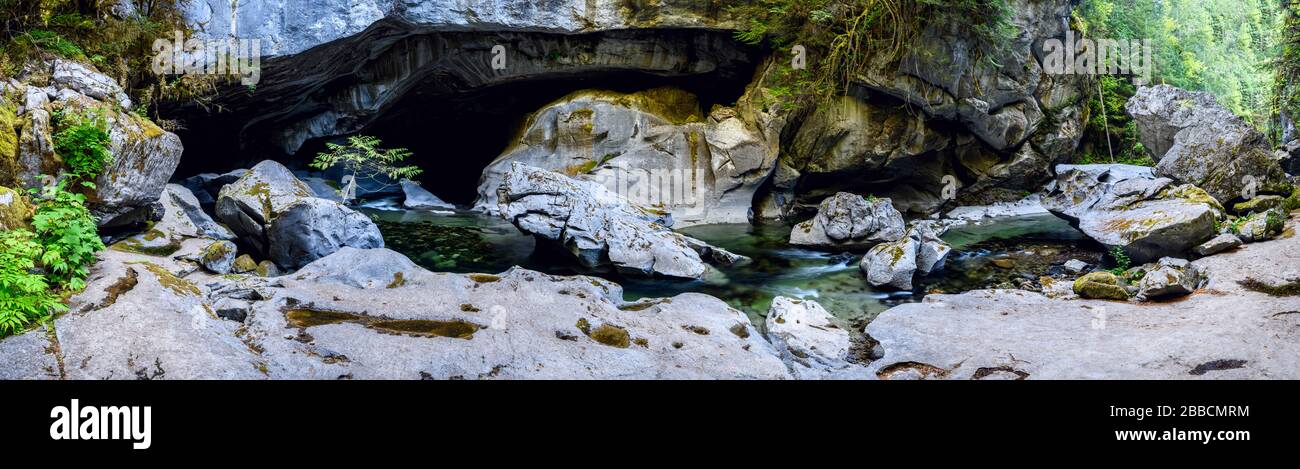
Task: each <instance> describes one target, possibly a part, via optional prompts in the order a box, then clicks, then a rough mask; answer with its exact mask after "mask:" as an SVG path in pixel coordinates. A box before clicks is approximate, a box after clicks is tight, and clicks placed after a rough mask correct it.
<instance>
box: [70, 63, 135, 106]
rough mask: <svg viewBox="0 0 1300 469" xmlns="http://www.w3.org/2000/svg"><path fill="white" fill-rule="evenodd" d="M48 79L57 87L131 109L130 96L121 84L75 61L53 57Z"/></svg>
mask: <svg viewBox="0 0 1300 469" xmlns="http://www.w3.org/2000/svg"><path fill="white" fill-rule="evenodd" d="M50 81H53V82H54V84H55V85H56V86H58V87H61V88H68V89H71V90H73V91H76V92H78V93H81V94H83V95H86V96H89V97H91V98H94V99H97V100H100V101H108V102H110V103H113V104H117V105H118V106H121V107H122V109H128V110H129V109H131V98H130V97H129V96H127V95H126V92H125V91H123V90H122V86H121V85H118V84H117V82H116V81H114V80H113V79H112V78H109V77H108V76H106V75H104V74H102V73H99V72H96V71H94V70H91V69H89V68H87V67H86V66H84V65H81V64H79V63H77V62H73V61H71V60H63V59H54V72H53V74H52V75H51V76H50Z"/></svg>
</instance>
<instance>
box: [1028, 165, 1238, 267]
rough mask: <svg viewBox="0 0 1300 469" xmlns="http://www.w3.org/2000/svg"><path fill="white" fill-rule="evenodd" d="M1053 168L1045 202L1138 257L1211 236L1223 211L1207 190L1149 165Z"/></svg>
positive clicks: (1184, 247)
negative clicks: (1051, 186)
mask: <svg viewBox="0 0 1300 469" xmlns="http://www.w3.org/2000/svg"><path fill="white" fill-rule="evenodd" d="M1056 171H1057V181H1056V187H1055V188H1054V189H1053V190H1052V192H1050V193H1049V194H1048V196H1047V198H1045V199H1044V200H1043V206H1044V207H1046V208H1047V209H1048V210H1050V211H1051V212H1052V214H1053V215H1056V216H1058V217H1061V218H1064V219H1065V220H1067V221H1069V222H1070V223H1071V224H1072V225H1074V226H1075V227H1077V228H1078V229H1079V230H1080V231H1083V233H1084V234H1087V235H1088V236H1089V237H1091V238H1092V239H1095V240H1097V242H1099V243H1101V244H1103V245H1105V246H1106V247H1107V248H1113V247H1120V248H1123V250H1124V252H1125V253H1126V254H1127V255H1128V256H1129V257H1131V258H1132V259H1133V260H1134V261H1136V262H1147V261H1150V260H1153V259H1158V258H1160V257H1164V256H1171V255H1173V256H1176V255H1181V254H1182V253H1184V252H1186V251H1188V250H1189V249H1191V248H1193V247H1195V246H1197V245H1200V244H1201V243H1203V242H1205V241H1206V240H1209V239H1210V238H1211V237H1213V236H1214V235H1215V224H1216V222H1217V221H1218V220H1219V219H1221V218H1222V217H1223V207H1222V206H1221V205H1219V203H1218V202H1217V201H1215V200H1214V198H1212V197H1210V196H1209V195H1208V194H1206V193H1205V191H1202V190H1200V189H1198V188H1196V187H1195V186H1191V185H1182V186H1175V185H1174V183H1173V181H1171V180H1169V179H1167V178H1156V177H1155V176H1154V175H1153V174H1152V172H1151V168H1145V167H1141V166H1130V165H1061V166H1057V168H1056Z"/></svg>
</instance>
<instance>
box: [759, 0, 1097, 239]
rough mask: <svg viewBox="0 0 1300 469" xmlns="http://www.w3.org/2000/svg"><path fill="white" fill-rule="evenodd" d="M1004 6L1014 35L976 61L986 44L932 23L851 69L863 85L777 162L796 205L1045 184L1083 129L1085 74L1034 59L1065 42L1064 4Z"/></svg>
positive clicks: (942, 198)
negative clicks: (790, 182) (792, 177)
mask: <svg viewBox="0 0 1300 469" xmlns="http://www.w3.org/2000/svg"><path fill="white" fill-rule="evenodd" d="M1009 4H1010V5H1009V6H1010V7H1011V11H1012V13H1013V14H1012V17H1011V18H1010V22H1011V25H1012V26H1013V27H1015V28H1016V29H1018V30H1019V34H1018V35H1017V36H1016V38H1015V39H1014V40H1013V41H1011V42H1009V43H1007V44H999V46H1003V47H1002V49H1001V50H999V51H998V52H997V55H998V56H997V57H995V58H993V59H994V60H988V61H985V60H977V57H980V56H982V55H984V54H985V53H987V52H989V50H988V49H991V48H990V47H986V46H983V45H980V44H976V43H975V42H974V41H972V40H971V39H970V38H969V37H964V36H962V35H961V34H955V33H954V32H953V31H949V30H946V29H944V28H940V27H937V26H936V27H930V28H928V29H926V30H924V31H921V32H919V33H918V34H916V35H915V36H913V37H911V38H910V39H909V42H908V43H907V44H904V45H903V46H902V47H901V49H900V50H901V56H900V57H898V58H897V59H898V60H893V58H891V57H886V55H887V54H878V57H875V58H873V60H872V62H870V63H869V64H868V65H867V67H866V69H865V70H864V71H863V73H861V74H859V75H857V76H856V77H855V78H854V81H855V84H857V85H860V86H861V87H862V88H863V89H864V90H865V91H864V92H861V93H856V95H855V96H851V97H843V98H840V100H839V102H837V103H831V104H829V105H822V106H819V108H818V109H816V110H815V111H814V112H813V113H812V115H811V116H809V117H808V118H807V119H805V120H804V121H803V122H802V124H801V126H800V127H799V128H798V131H797V133H796V135H795V137H794V139H793V144H792V145H790V148H789V151H787V152H784V153H783V154H782V158H781V162H780V163H781V164H784V165H786V166H788V167H790V168H791V169H793V170H794V171H796V172H797V173H798V181H797V182H796V183H795V184H794V185H795V186H796V187H797V190H796V191H795V192H797V193H799V196H798V198H797V201H796V202H795V203H796V204H802V205H805V206H806V205H811V204H813V203H816V202H817V201H818V200H820V199H821V198H823V197H826V196H829V195H831V194H833V193H834V192H837V191H851V192H871V193H874V194H877V195H881V196H884V197H889V198H890V199H892V200H893V201H894V204H895V205H896V206H897V207H898V209H899V210H901V211H903V212H905V213H914V214H918V215H929V214H931V213H933V212H935V211H936V210H938V209H940V208H942V207H944V206H945V204H948V203H950V202H951V201H952V200H954V199H955V200H956V202H957V203H958V204H961V205H988V204H994V203H998V202H1010V201H1013V200H1018V199H1021V198H1023V197H1024V194H1025V193H1026V192H1033V191H1037V190H1038V189H1039V188H1041V187H1042V185H1043V184H1044V183H1046V182H1047V181H1049V180H1050V179H1051V177H1052V167H1053V166H1054V165H1056V164H1061V163H1066V162H1068V160H1069V159H1070V158H1071V157H1072V156H1073V154H1074V151H1075V149H1076V148H1077V147H1078V145H1079V141H1080V138H1081V137H1082V135H1083V117H1084V116H1083V103H1082V98H1083V93H1082V91H1083V89H1084V88H1083V82H1082V80H1080V79H1079V77H1076V76H1066V75H1052V74H1048V73H1046V72H1045V71H1044V70H1043V67H1042V63H1043V61H1044V56H1043V53H1042V50H1041V45H1042V44H1043V42H1045V41H1046V40H1048V39H1054V38H1055V39H1061V40H1064V39H1065V32H1066V25H1067V24H1068V21H1069V17H1070V12H1071V8H1072V2H1070V1H1069V0H1050V1H1029V0H1016V1H1012V2H1009ZM896 100H901V101H902V102H903V103H905V104H906V105H907V106H900V105H899V104H898V102H897V101H896ZM940 122H942V123H940ZM954 122H955V123H956V125H953V123H954Z"/></svg>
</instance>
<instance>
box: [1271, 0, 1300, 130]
mask: <svg viewBox="0 0 1300 469" xmlns="http://www.w3.org/2000/svg"><path fill="white" fill-rule="evenodd" d="M1282 8H1283V12H1282V17H1283V19H1282V27H1281V28H1280V32H1279V33H1278V34H1279V36H1280V37H1279V41H1278V42H1279V43H1280V45H1279V49H1280V50H1279V51H1278V54H1277V57H1276V58H1275V61H1274V63H1273V108H1274V111H1275V112H1277V113H1280V114H1281V115H1283V116H1285V118H1287V119H1290V120H1293V121H1294V119H1296V118H1297V117H1298V116H1300V82H1297V77H1300V3H1296V2H1285V3H1284V4H1283V7H1282ZM1277 133H1280V129H1279V132H1275V134H1277ZM1275 136H1277V135H1275ZM1282 143H1286V142H1282Z"/></svg>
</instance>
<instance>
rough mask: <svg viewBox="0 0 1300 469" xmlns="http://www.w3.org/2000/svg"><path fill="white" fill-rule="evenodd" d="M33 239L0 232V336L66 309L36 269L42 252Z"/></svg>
mask: <svg viewBox="0 0 1300 469" xmlns="http://www.w3.org/2000/svg"><path fill="white" fill-rule="evenodd" d="M34 238H35V235H34V234H32V232H30V231H27V230H21V229H20V230H10V231H0V337H4V336H7V335H10V334H15V333H18V332H20V331H22V330H23V328H24V327H26V326H27V324H29V323H31V322H32V321H33V320H37V319H40V318H44V317H46V316H48V315H50V314H51V313H53V312H59V311H66V310H67V307H66V306H64V305H63V304H61V303H59V297H58V296H56V295H55V294H54V293H53V292H51V291H50V285H49V283H48V281H46V279H45V276H44V275H42V274H40V273H39V272H37V270H36V265H37V259H38V258H39V257H40V255H41V253H42V251H43V249H42V247H41V245H40V244H39V243H37V242H36V241H35V239H34Z"/></svg>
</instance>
